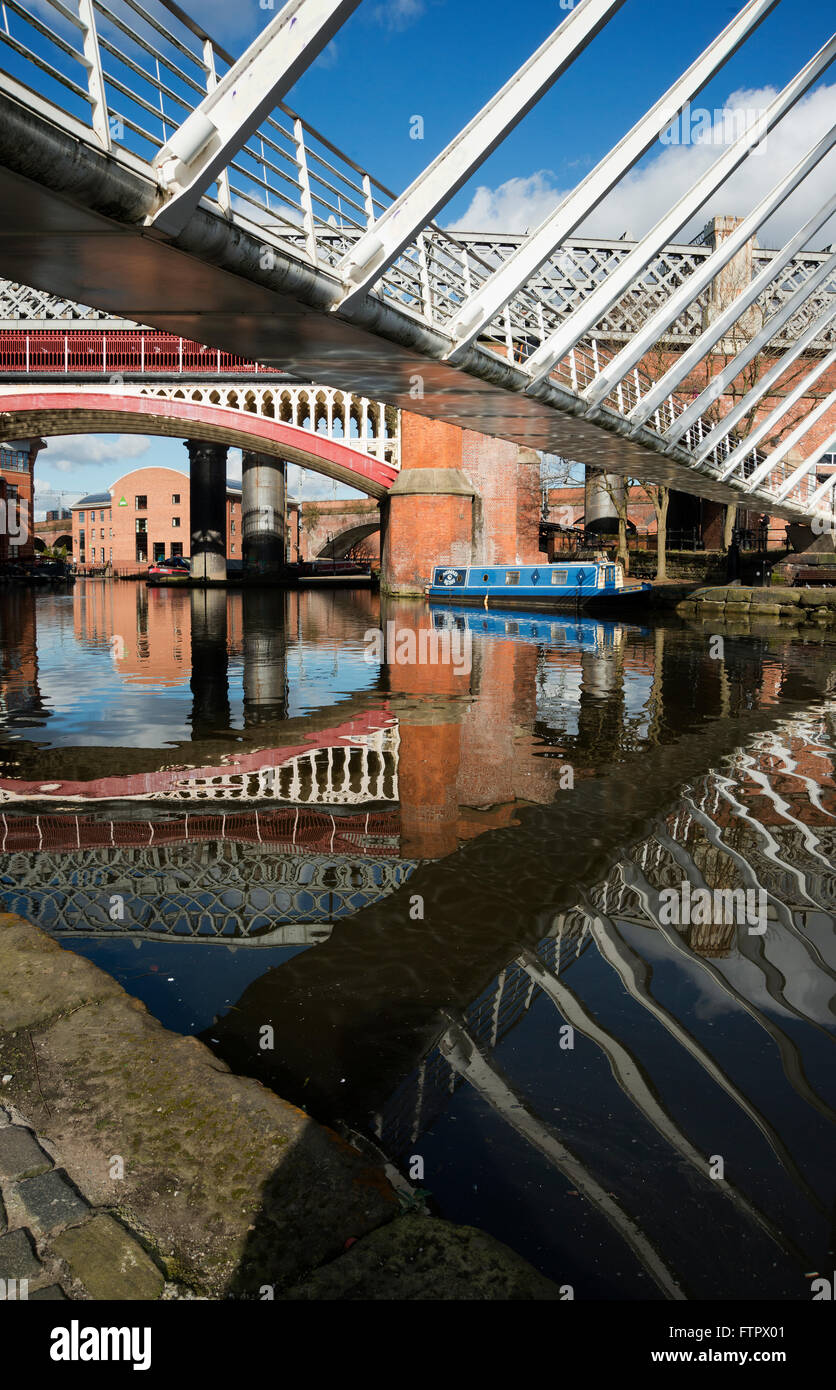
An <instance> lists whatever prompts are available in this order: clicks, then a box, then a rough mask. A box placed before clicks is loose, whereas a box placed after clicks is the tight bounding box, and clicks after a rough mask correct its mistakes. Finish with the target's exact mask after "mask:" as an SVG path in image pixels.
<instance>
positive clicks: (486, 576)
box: [482, 574, 491, 584]
mask: <svg viewBox="0 0 836 1390" xmlns="http://www.w3.org/2000/svg"><path fill="white" fill-rule="evenodd" d="M490 578H491V577H490V575H489V574H483V575H482V583H483V584H489V583H490Z"/></svg>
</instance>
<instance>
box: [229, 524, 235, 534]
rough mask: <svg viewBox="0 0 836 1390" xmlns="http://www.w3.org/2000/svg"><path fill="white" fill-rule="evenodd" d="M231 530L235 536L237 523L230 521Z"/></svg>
mask: <svg viewBox="0 0 836 1390" xmlns="http://www.w3.org/2000/svg"><path fill="white" fill-rule="evenodd" d="M229 529H230V532H231V534H232V535H233V536H234V535H235V522H234V521H230V523H229Z"/></svg>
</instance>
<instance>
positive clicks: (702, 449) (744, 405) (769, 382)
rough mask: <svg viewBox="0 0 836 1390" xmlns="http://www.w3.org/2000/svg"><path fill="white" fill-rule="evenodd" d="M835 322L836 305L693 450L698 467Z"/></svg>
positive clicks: (723, 475)
mask: <svg viewBox="0 0 836 1390" xmlns="http://www.w3.org/2000/svg"><path fill="white" fill-rule="evenodd" d="M834 318H836V304H834V305H833V306H832V307H831V308H829V309H828V310H827V311H826V312H825V313H824V314H822V315H821V316H820V317H819V318H817V319H814V320H813V322H812V323H810V324H808V326H807V327H806V328H805V330H804V332H803V333H802V334H801V336H800V338H798V339H797V341H796V342H794V343H793V345H792V347H791V348H789V349H788V350H787V351H786V352H785V353H784V355H783V357H781V358H780V359H779V360H778V361H777V362H776V363H775V366H774V367H772V368H771V369H770V370H769V371H768V372H767V373H766V375H765V376H762V377H761V378H760V379H759V380H758V381H756V382H755V385H754V386H753V387H752V389H751V391H747V392H746V395H745V396H744V397H743V399H742V400H741V401H738V403H737V405H736V406H734V407H733V409H732V410H730V411H729V413H728V415H724V416H723V418H722V420H720V421H719V423H718V424H716V425H715V426H714V429H713V430H712V431H711V433H710V434H707V435H706V436H705V439H704V440H703V441H702V443H701V444H700V445H699V447H698V448H695V449H693V450H692V453H693V455H694V461H695V462H696V463H702V461H703V459H706V458H708V456H709V454H712V453H713V452H714V450H715V449H716V448H717V446H718V445H719V444H720V442H721V440H723V439H725V438H726V436H727V435H728V434H730V433H731V431H732V430H733V429H735V428H736V427H737V425H739V424H740V421H741V420H743V419H745V417H746V416H747V415H748V414H749V412H750V410H754V408H755V406H756V405H757V403H758V401H759V400H761V399H762V398H763V397H764V396H767V395H768V394H769V392H770V391H771V390H772V387H773V386H777V384H778V382H779V381H780V380H781V377H782V376H783V375H784V373H785V372H787V371H789V369H790V367H791V366H792V364H793V362H795V360H796V358H798V357H800V356H801V354H802V352H806V350H807V348H809V347H810V346H811V345H812V344H813V343H814V342H815V341H816V339H817V338H819V337H821V335H822V334H823V333H824V332H825V331H826V329H827V327H828V325H829V324H831V323H832V322H833V319H834ZM731 471H732V470H731V469H728V470H726V472H723V473H721V474H720V481H721V482H722V481H723V480H724V479H725V478H726V477H727V476H728V473H729V472H731Z"/></svg>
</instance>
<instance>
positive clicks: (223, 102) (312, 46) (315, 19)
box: [152, 0, 360, 235]
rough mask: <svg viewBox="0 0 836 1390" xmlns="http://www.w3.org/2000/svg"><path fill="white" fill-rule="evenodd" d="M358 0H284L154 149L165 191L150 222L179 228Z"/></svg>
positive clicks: (166, 229) (166, 228)
mask: <svg viewBox="0 0 836 1390" xmlns="http://www.w3.org/2000/svg"><path fill="white" fill-rule="evenodd" d="M359 3H360V0H287V4H286V5H285V6H284V8H283V9H282V10H280V12H279V13H278V14H277V15H276V17H275V18H274V19H271V21H270V23H269V24H268V25H267V26H266V27H265V28H264V29H263V30H262V32H261V33H260V34H259V35H258V37H257V38H256V39H254V40H253V42H252V43H251V44H250V46H249V48H248V49H247V50H246V52H245V53H243V54H242V55H241V57H240V58H239V59H238V61H237V63H234V64H233V66H232V67H231V68H230V69H229V72H227V73H226V75H225V76H224V77H222V78H221V80H220V82H218V84H217V86H215V87H214V88H213V90H212V91H210V92H208V93H207V95H206V96H205V97H204V99H203V101H202V102H201V103H200V105H199V106H197V107H195V109H194V111H192V112H191V113H190V114H189V115H188V116H187V117H186V119H185V121H184V122H183V124H182V125H181V126H180V127H179V129H177V130H176V131H175V132H174V134H173V135H172V137H171V139H170V140H168V141H167V142H166V144H165V145H163V147H162V149H161V150H160V151H159V153H158V154H157V156H156V158H155V160H154V171H155V173H156V176H157V179H158V181H159V183H160V185H161V186H162V188H163V190H164V192H165V193H166V194H167V195H168V196H167V198H166V201H165V202H164V203H163V205H162V207H161V208H160V210H159V211H158V212H157V213H156V214H155V216H154V217H153V219H152V225H153V226H154V227H155V228H157V229H158V230H159V231H163V232H167V233H169V234H170V235H176V234H177V233H178V232H180V231H182V229H183V227H184V226H185V225H186V222H187V221H188V219H189V217H190V216H191V215H192V213H193V212H194V210H195V208H196V207H197V205H198V203H199V202H200V199H201V197H202V196H203V194H204V193H205V192H206V190H207V188H209V187H210V185H211V184H212V183H213V182H214V180H215V179H216V178H217V177H218V175H219V174H221V173H222V172H223V170H224V169H226V167H227V165H228V164H229V162H230V160H231V159H232V157H233V156H234V155H235V154H236V153H237V151H238V150H240V148H241V146H242V145H243V144H245V142H246V141H247V140H248V139H249V138H250V136H251V135H252V134H253V133H254V132H255V131H256V130H257V129H258V127H259V125H260V124H261V122H262V121H263V120H264V118H265V116H267V115H269V113H270V112H271V111H272V110H273V107H274V106H275V105H276V103H277V102H278V101H280V100H281V99H282V97H283V96H285V94H286V93H287V92H288V91H289V90H290V88H291V87H292V86H293V84H294V83H295V82H297V81H298V79H299V78H300V77H301V76H302V73H304V72H305V71H306V70H307V68H309V67H310V65H311V63H312V62H313V61H314V59H315V58H316V57H317V56H318V55H319V54H320V53H321V52H322V50H323V48H324V47H325V45H326V44H327V43H329V42H330V40H331V39H332V38H333V36H334V34H335V33H336V32H337V31H338V29H340V28H341V27H342V25H343V24H344V23H345V21H346V19H348V17H349V15H350V14H351V13H352V12H353V11H354V10H356V9H357V6H358V5H359Z"/></svg>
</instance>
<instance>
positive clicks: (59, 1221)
mask: <svg viewBox="0 0 836 1390" xmlns="http://www.w3.org/2000/svg"><path fill="white" fill-rule="evenodd" d="M15 1196H16V1198H17V1199H18V1201H19V1202H20V1203H21V1205H22V1206H23V1210H24V1212H25V1213H26V1218H27V1224H29V1225H32V1226H34V1227H36V1228H37V1229H38V1230H40V1231H43V1232H49V1231H54V1230H56V1229H57V1227H59V1226H69V1225H71V1224H72V1223H73V1222H76V1221H83V1220H85V1218H86V1217H88V1216H89V1215H90V1208H89V1206H88V1205H87V1203H86V1202H85V1201H84V1200H83V1198H81V1197H79V1195H78V1193H77V1192H76V1190H75V1188H74V1187H71V1186H70V1184H69V1183H68V1181H67V1178H66V1176H65V1175H64V1174H62V1173H59V1172H57V1171H56V1170H54V1169H53V1171H52V1172H50V1173H42V1174H41V1175H40V1176H39V1177H37V1178H29V1179H28V1180H27V1181H26V1182H22V1183H20V1184H19V1185H18V1187H17V1188H16V1189H15Z"/></svg>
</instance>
